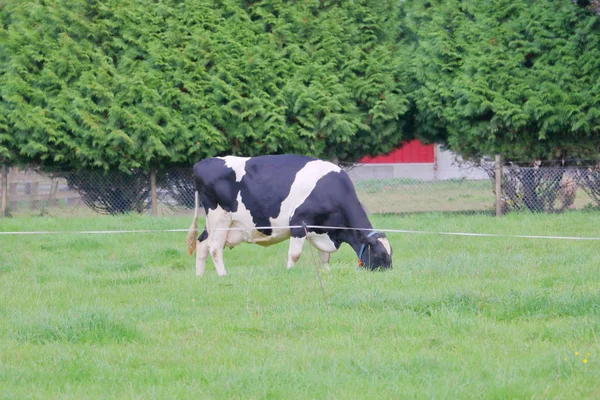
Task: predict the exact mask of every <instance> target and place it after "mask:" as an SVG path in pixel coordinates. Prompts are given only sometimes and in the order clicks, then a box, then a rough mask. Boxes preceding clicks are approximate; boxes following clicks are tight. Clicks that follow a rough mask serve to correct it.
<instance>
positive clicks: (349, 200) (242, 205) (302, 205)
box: [187, 154, 392, 276]
mask: <svg viewBox="0 0 600 400" xmlns="http://www.w3.org/2000/svg"><path fill="white" fill-rule="evenodd" d="M194 180H195V185H196V191H195V201H196V206H195V211H194V219H193V221H192V225H191V226H190V229H189V231H188V235H187V246H188V250H189V253H190V254H193V253H194V250H195V251H196V275H197V276H202V275H203V274H204V270H205V267H206V259H207V257H208V254H210V255H211V258H212V260H213V263H214V265H215V268H216V270H217V274H218V275H220V276H223V275H226V274H227V273H226V271H225V265H224V263H223V249H224V248H225V247H229V248H233V247H234V246H236V245H238V244H240V243H243V242H245V243H256V244H258V245H261V246H270V245H272V244H275V243H279V242H282V241H284V240H287V239H289V241H290V243H289V251H288V262H287V268H288V269H289V268H292V267H293V266H294V264H295V263H296V262H297V261H298V259H299V258H300V255H301V253H302V247H303V245H304V241H305V240H306V239H308V241H309V243H310V244H311V245H312V246H314V247H315V248H316V249H317V250H318V253H319V258H320V260H321V262H322V263H323V264H324V267H325V268H326V269H329V259H330V254H331V253H333V252H335V251H337V250H338V249H339V248H340V246H341V244H342V243H347V244H349V245H350V246H351V247H352V248H353V249H354V251H355V252H356V254H357V256H358V264H359V266H361V267H365V268H367V269H370V270H376V269H387V268H391V267H392V248H391V247H390V243H389V241H388V239H387V238H386V236H385V234H383V233H380V232H377V231H375V230H374V229H373V226H372V225H371V223H370V221H369V218H368V217H367V214H366V212H365V210H364V209H363V207H362V205H361V203H360V201H359V200H358V196H357V195H356V191H355V189H354V185H353V184H352V181H351V180H350V177H349V176H348V174H347V173H346V172H345V171H343V170H342V169H341V168H340V167H339V166H338V165H336V164H333V163H331V162H328V161H323V160H319V159H316V158H312V157H307V156H302V155H294V154H283V155H268V156H257V157H237V156H226V157H214V158H207V159H204V160H201V161H200V162H198V163H196V164H195V165H194ZM199 205H201V206H202V207H203V208H204V211H205V214H206V221H205V228H204V231H203V232H202V233H201V234H200V236H198V209H199ZM334 228H337V229H334ZM305 229H306V230H305ZM307 232H308V235H307Z"/></svg>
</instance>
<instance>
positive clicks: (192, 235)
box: [186, 190, 198, 254]
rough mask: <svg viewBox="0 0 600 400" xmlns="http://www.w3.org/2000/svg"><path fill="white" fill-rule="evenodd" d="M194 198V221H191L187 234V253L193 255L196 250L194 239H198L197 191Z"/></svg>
mask: <svg viewBox="0 0 600 400" xmlns="http://www.w3.org/2000/svg"><path fill="white" fill-rule="evenodd" d="M195 196H196V198H195V199H194V220H193V221H192V225H191V226H190V229H189V230H188V234H187V239H186V243H187V248H188V253H190V254H194V250H196V240H197V239H196V238H197V237H198V191H197V190H196V192H195Z"/></svg>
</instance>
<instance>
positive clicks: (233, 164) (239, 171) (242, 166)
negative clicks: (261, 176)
mask: <svg viewBox="0 0 600 400" xmlns="http://www.w3.org/2000/svg"><path fill="white" fill-rule="evenodd" d="M217 158H220V159H221V160H223V161H225V166H226V167H227V168H231V169H232V170H233V171H234V172H235V180H236V181H237V182H240V181H241V180H242V178H243V177H244V175H245V174H246V161H248V160H249V159H250V157H236V156H225V157H217Z"/></svg>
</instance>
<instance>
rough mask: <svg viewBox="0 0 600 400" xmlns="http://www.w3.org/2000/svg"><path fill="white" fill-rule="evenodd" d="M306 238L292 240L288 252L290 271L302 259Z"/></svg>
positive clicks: (293, 238) (292, 238)
mask: <svg viewBox="0 0 600 400" xmlns="http://www.w3.org/2000/svg"><path fill="white" fill-rule="evenodd" d="M305 239H306V237H304V236H303V237H293V236H292V237H291V238H290V248H289V250H288V264H287V267H288V269H290V268H292V267H293V266H294V264H296V262H298V260H299V259H300V255H302V246H303V245H304V240H305Z"/></svg>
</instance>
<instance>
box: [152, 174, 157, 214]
mask: <svg viewBox="0 0 600 400" xmlns="http://www.w3.org/2000/svg"><path fill="white" fill-rule="evenodd" d="M150 194H151V197H150V201H151V206H152V216H153V217H156V216H157V215H158V211H157V205H156V169H153V170H151V171H150Z"/></svg>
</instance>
